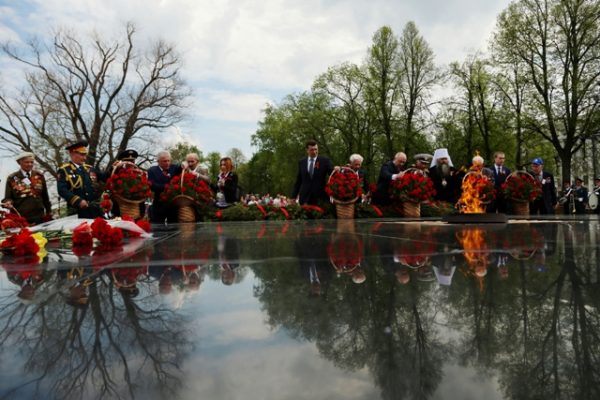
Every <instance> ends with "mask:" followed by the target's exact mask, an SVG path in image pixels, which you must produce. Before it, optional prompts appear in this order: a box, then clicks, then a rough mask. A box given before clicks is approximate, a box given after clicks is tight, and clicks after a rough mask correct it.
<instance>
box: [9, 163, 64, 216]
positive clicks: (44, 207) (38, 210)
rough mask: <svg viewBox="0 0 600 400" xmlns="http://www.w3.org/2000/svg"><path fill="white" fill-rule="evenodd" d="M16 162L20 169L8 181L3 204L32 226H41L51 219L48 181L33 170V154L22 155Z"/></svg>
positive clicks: (41, 174)
mask: <svg viewBox="0 0 600 400" xmlns="http://www.w3.org/2000/svg"><path fill="white" fill-rule="evenodd" d="M15 160H16V161H17V163H18V164H19V166H20V168H19V170H18V171H16V172H13V173H12V174H10V175H9V176H8V178H7V179H6V190H5V192H4V193H5V198H4V200H2V204H3V205H4V206H6V207H8V208H14V209H15V210H16V211H17V212H18V213H19V214H20V215H21V216H22V217H23V218H25V219H27V222H28V223H30V224H39V223H40V222H43V221H45V220H49V219H51V217H50V215H51V214H52V205H51V204H50V197H49V196H48V187H47V186H46V179H45V178H44V174H43V173H41V172H40V171H37V170H35V169H33V166H34V163H35V160H34V155H33V153H29V152H24V153H21V154H19V155H18V156H17V157H16V159H15Z"/></svg>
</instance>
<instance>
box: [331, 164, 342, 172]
mask: <svg viewBox="0 0 600 400" xmlns="http://www.w3.org/2000/svg"><path fill="white" fill-rule="evenodd" d="M341 170H342V167H340V166H339V165H336V166H335V167H333V172H340V171H341Z"/></svg>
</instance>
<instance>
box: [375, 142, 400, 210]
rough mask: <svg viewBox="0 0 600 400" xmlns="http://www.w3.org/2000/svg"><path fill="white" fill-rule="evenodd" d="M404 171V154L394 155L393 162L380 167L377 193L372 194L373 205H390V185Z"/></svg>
mask: <svg viewBox="0 0 600 400" xmlns="http://www.w3.org/2000/svg"><path fill="white" fill-rule="evenodd" d="M405 169H406V154H404V153H403V152H398V153H396V155H395V156H394V159H393V160H391V161H388V162H386V163H385V164H383V165H382V166H381V169H380V170H379V178H377V191H376V192H375V193H374V194H373V204H378V205H382V206H385V205H388V204H390V201H391V200H390V193H389V192H390V184H391V183H392V181H393V180H395V179H397V178H398V176H399V175H400V172H402V171H404V170H405Z"/></svg>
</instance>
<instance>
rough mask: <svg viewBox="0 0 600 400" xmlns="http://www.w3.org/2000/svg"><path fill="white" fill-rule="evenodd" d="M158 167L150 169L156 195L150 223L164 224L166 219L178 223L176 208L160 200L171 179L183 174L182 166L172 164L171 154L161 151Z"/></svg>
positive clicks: (149, 173) (149, 176)
mask: <svg viewBox="0 0 600 400" xmlns="http://www.w3.org/2000/svg"><path fill="white" fill-rule="evenodd" d="M157 162H158V165H155V166H153V167H150V168H149V169H148V180H149V181H150V183H151V186H150V189H151V190H152V192H153V193H154V201H153V202H152V210H151V212H150V221H151V222H152V223H154V224H164V223H165V219H166V220H167V221H168V222H177V215H176V212H175V207H170V206H169V204H165V203H163V202H162V201H161V200H160V195H161V193H162V192H163V191H164V190H165V186H166V185H167V183H169V181H170V180H171V178H173V177H174V176H177V175H180V174H181V166H179V165H175V164H172V163H171V153H169V152H168V151H161V152H160V153H158V161H157Z"/></svg>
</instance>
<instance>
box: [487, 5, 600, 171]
mask: <svg viewBox="0 0 600 400" xmlns="http://www.w3.org/2000/svg"><path fill="white" fill-rule="evenodd" d="M599 20H600V2H598V1H590V0H566V1H561V0H520V1H516V2H513V3H512V4H511V5H510V6H509V7H508V8H507V9H506V10H504V11H503V12H502V13H501V14H500V16H499V18H498V22H497V28H496V32H495V35H494V38H493V42H494V50H495V52H497V53H498V54H499V55H500V57H502V58H509V57H514V58H516V59H519V60H520V61H521V62H522V63H523V64H524V65H525V67H526V70H527V76H528V79H530V81H531V84H532V87H533V88H534V90H532V92H531V96H529V97H528V98H527V125H528V128H530V129H531V130H533V131H534V132H535V133H536V134H537V135H538V136H539V137H540V138H541V139H543V140H545V141H547V142H549V143H550V144H551V145H552V146H553V147H554V149H555V151H556V153H557V154H558V157H560V160H561V163H562V176H563V179H565V180H570V176H571V166H572V165H571V163H572V157H573V155H574V154H575V153H576V152H577V151H579V150H580V149H581V147H582V146H583V145H584V143H585V141H586V140H588V139H589V138H590V137H592V136H593V135H594V134H596V133H597V124H596V123H597V111H598V106H599V103H600V96H599V94H600V88H599V87H598V79H599V78H600V58H599V57H598V53H599V48H600V24H599Z"/></svg>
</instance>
